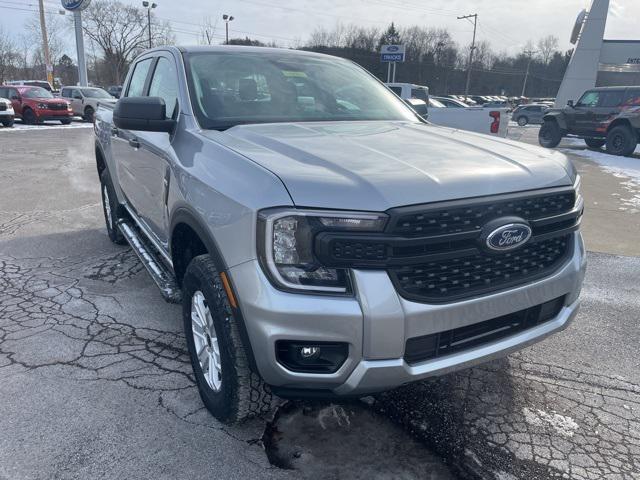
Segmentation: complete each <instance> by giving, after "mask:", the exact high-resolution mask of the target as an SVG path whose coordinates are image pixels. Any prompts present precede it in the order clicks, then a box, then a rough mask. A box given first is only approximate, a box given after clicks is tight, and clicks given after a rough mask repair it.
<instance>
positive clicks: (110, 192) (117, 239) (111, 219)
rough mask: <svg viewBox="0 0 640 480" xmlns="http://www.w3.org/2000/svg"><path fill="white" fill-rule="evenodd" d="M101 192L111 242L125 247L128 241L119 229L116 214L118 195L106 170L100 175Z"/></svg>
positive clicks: (105, 221)
mask: <svg viewBox="0 0 640 480" xmlns="http://www.w3.org/2000/svg"><path fill="white" fill-rule="evenodd" d="M100 192H101V194H102V212H103V213H104V223H105V225H106V226H107V234H108V235H109V240H111V241H112V242H113V243H115V244H116V245H125V244H126V243H127V240H126V239H125V238H124V235H122V232H121V231H120V229H119V228H118V224H117V223H116V222H117V220H118V219H117V217H116V212H117V208H118V204H117V203H116V194H115V191H114V189H113V184H112V183H111V177H110V176H109V172H108V171H107V169H106V168H105V169H104V170H103V171H102V173H101V174H100Z"/></svg>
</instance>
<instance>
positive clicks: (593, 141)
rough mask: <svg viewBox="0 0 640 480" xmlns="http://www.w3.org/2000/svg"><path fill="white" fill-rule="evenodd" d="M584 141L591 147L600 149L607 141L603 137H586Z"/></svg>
mask: <svg viewBox="0 0 640 480" xmlns="http://www.w3.org/2000/svg"><path fill="white" fill-rule="evenodd" d="M584 143H586V144H587V147H589V148H595V149H599V148H602V147H603V146H604V144H605V143H607V141H606V140H603V139H601V138H585V139H584Z"/></svg>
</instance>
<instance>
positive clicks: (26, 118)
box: [22, 108, 40, 125]
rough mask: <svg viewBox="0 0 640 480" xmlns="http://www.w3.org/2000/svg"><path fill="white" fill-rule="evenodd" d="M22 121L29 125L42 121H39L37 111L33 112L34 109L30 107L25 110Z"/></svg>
mask: <svg viewBox="0 0 640 480" xmlns="http://www.w3.org/2000/svg"><path fill="white" fill-rule="evenodd" d="M22 121H23V122H24V123H26V124H27V125H35V124H37V123H40V122H38V117H37V116H36V114H35V113H33V110H31V109H30V108H27V109H25V110H23V112H22Z"/></svg>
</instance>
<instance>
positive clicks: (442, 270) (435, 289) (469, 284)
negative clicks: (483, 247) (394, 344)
mask: <svg viewBox="0 0 640 480" xmlns="http://www.w3.org/2000/svg"><path fill="white" fill-rule="evenodd" d="M568 250H569V237H566V236H565V237H560V238H553V239H551V240H546V241H542V242H538V243H532V244H529V245H527V246H525V247H524V248H521V249H519V250H515V251H513V252H510V253H503V254H500V255H490V254H486V253H478V254H475V255H472V256H467V257H458V258H453V259H448V260H441V261H434V262H429V263H426V264H423V265H411V266H406V267H400V268H393V269H390V270H389V273H390V275H391V278H392V279H393V280H394V282H395V284H396V287H397V288H398V290H399V292H400V293H401V294H402V295H403V296H405V297H408V298H413V299H418V300H420V301H427V302H429V301H430V302H443V301H450V300H454V299H459V298H465V297H472V296H474V295H477V294H480V293H486V292H489V291H496V290H500V289H502V288H506V287H509V286H512V285H516V284H518V283H522V282H523V281H530V280H532V279H533V278H535V277H539V276H542V275H545V274H548V273H550V272H551V271H553V270H555V269H556V268H558V267H559V265H560V264H561V263H562V261H563V260H564V259H565V257H566V256H567V254H568Z"/></svg>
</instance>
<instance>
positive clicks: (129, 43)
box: [83, 0, 174, 84]
mask: <svg viewBox="0 0 640 480" xmlns="http://www.w3.org/2000/svg"><path fill="white" fill-rule="evenodd" d="M83 15H84V33H85V35H86V36H87V37H88V38H89V39H90V40H91V41H92V42H95V44H96V45H97V46H98V47H99V49H100V50H102V54H103V57H104V61H105V63H106V64H107V65H108V66H109V68H110V70H111V75H112V80H113V81H114V82H115V83H117V84H120V83H122V81H123V79H124V76H125V74H126V71H127V69H128V68H129V64H130V63H131V61H132V60H133V59H134V58H135V57H136V55H138V54H139V53H140V52H141V51H143V50H144V49H145V48H147V47H148V41H149V39H148V33H147V15H146V12H144V11H143V10H141V9H139V8H136V7H133V6H131V5H126V4H124V3H122V2H120V1H117V0H115V1H111V0H95V1H94V2H92V3H91V6H90V7H89V8H88V9H87V10H85V12H84V14H83ZM151 20H152V21H151V41H152V43H153V44H154V45H164V44H168V43H173V42H174V37H173V33H172V31H171V27H170V25H169V23H168V22H159V21H157V19H156V18H155V16H154V15H152V17H151Z"/></svg>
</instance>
